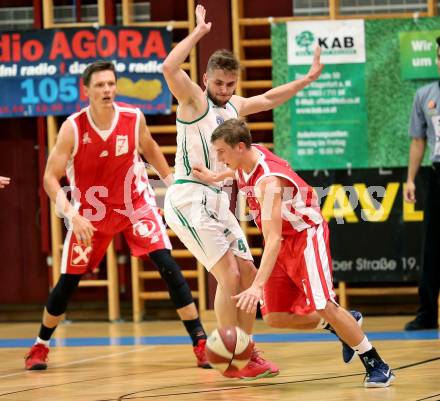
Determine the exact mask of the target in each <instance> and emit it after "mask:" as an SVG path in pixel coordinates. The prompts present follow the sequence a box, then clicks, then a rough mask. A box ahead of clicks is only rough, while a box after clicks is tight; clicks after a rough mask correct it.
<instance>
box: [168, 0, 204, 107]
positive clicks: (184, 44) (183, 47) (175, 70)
mask: <svg viewBox="0 0 440 401" xmlns="http://www.w3.org/2000/svg"><path fill="white" fill-rule="evenodd" d="M205 15H206V10H205V8H204V7H203V6H201V5H198V6H197V7H196V21H197V25H196V27H195V28H194V30H193V31H192V32H191V33H190V34H189V35H188V36H187V37H186V38H185V39H183V40H182V41H181V42H180V43H178V44H177V46H176V47H175V48H174V49H173V50H172V51H171V52H170V54H169V55H168V57H167V58H166V59H165V61H164V63H163V75H164V77H165V79H166V81H167V84H168V87H169V88H170V90H171V92H172V94H173V95H174V97H175V98H176V99H177V101H178V102H179V104H180V105H191V106H193V107H194V108H195V109H196V111H197V112H204V111H205V109H206V99H205V96H204V94H203V91H202V89H201V88H200V87H199V86H198V85H197V84H196V83H194V82H192V81H191V79H190V77H189V76H188V75H187V74H186V72H185V71H183V69H182V68H181V65H182V64H183V63H184V62H185V60H186V58H187V57H188V55H189V53H190V52H191V50H192V49H193V48H194V47H195V46H196V44H197V42H198V41H199V40H200V39H201V38H203V36H205V35H206V34H207V33H208V32H209V31H210V30H211V23H210V22H208V23H206V22H205Z"/></svg>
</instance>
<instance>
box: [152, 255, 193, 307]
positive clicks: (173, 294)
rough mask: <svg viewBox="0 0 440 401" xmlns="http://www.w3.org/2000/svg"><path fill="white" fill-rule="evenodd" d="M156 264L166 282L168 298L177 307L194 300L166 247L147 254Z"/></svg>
mask: <svg viewBox="0 0 440 401" xmlns="http://www.w3.org/2000/svg"><path fill="white" fill-rule="evenodd" d="M149 256H150V258H151V260H152V261H153V262H154V264H155V265H156V266H157V268H158V270H159V273H160V275H161V277H162V279H163V280H164V281H165V282H166V283H167V286H168V291H169V293H170V298H171V300H172V301H173V303H174V306H175V307H176V308H177V309H180V308H183V307H185V306H187V305H189V304H191V303H193V302H194V299H193V297H192V295H191V289H190V288H189V285H188V283H187V282H186V280H185V278H184V277H183V274H182V271H181V269H180V267H179V265H178V264H177V263H176V261H175V260H174V258H173V257H172V256H171V252H170V251H169V250H168V249H160V250H158V251H154V252H151V253H150V254H149Z"/></svg>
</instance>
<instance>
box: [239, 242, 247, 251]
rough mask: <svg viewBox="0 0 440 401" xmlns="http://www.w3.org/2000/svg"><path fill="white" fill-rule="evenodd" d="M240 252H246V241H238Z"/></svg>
mask: <svg viewBox="0 0 440 401" xmlns="http://www.w3.org/2000/svg"><path fill="white" fill-rule="evenodd" d="M238 250H239V251H241V252H246V251H247V249H246V245H245V244H244V241H243V240H242V239H239V240H238Z"/></svg>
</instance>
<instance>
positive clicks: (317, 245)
mask: <svg viewBox="0 0 440 401" xmlns="http://www.w3.org/2000/svg"><path fill="white" fill-rule="evenodd" d="M211 142H212V144H213V145H214V148H215V150H216V153H217V156H218V159H219V161H222V162H223V163H225V164H226V165H227V166H228V167H229V169H230V170H229V172H226V173H223V176H222V177H218V174H217V175H216V174H215V173H213V172H211V171H209V170H207V169H206V168H203V167H200V166H198V167H196V168H195V169H194V173H195V174H197V175H198V178H199V179H202V180H204V181H207V182H211V181H217V180H219V178H223V179H224V178H225V176H230V177H235V178H236V180H237V184H238V188H239V189H240V191H242V192H243V193H244V194H245V195H246V199H247V202H248V205H249V209H250V213H251V215H252V217H253V219H254V221H255V223H256V225H257V226H258V228H259V229H260V231H261V232H262V233H263V236H264V242H265V245H264V250H263V255H262V258H261V263H260V268H259V269H258V273H257V275H256V277H255V279H254V281H253V283H252V285H251V286H250V287H249V288H248V289H247V290H245V291H243V292H241V293H240V294H238V295H236V296H234V297H233V298H234V299H235V300H236V301H237V307H239V308H240V309H241V310H245V311H247V312H248V313H255V310H256V308H257V304H258V302H260V300H262V308H261V311H262V314H263V316H264V319H265V321H266V322H268V323H269V324H272V325H273V326H276V327H284V328H301V325H298V326H296V325H295V324H294V319H293V318H294V317H296V319H297V321H296V323H297V322H298V321H300V320H301V316H304V321H305V322H308V321H309V319H310V318H309V317H308V316H307V315H308V314H313V313H315V311H316V313H317V314H318V315H319V316H320V317H321V318H323V319H324V320H325V321H326V322H328V324H329V325H330V326H329V327H331V330H332V331H334V332H336V334H337V335H338V337H339V338H340V339H341V340H342V341H343V342H344V343H345V344H348V345H349V346H350V347H351V348H352V349H353V350H355V351H357V353H358V354H359V357H360V359H361V361H362V363H363V364H364V366H365V368H366V371H367V373H366V377H365V380H364V386H365V387H387V386H389V385H390V383H391V382H392V381H393V379H394V375H393V373H392V371H391V369H390V368H389V366H388V365H387V364H386V363H385V362H384V361H383V360H382V359H381V358H380V356H379V355H378V353H377V351H376V350H375V348H373V346H372V345H371V343H370V342H369V341H368V339H367V337H366V336H365V334H364V333H363V331H362V329H361V328H360V327H359V325H358V323H357V322H356V320H355V318H354V317H353V316H352V315H351V314H350V313H348V312H347V311H346V310H345V309H343V308H342V307H340V306H339V305H338V304H337V303H336V301H335V293H334V290H333V281H332V270H331V255H330V247H329V231H328V227H327V223H326V221H325V220H324V219H323V217H322V215H321V210H320V208H319V203H318V199H317V196H316V194H315V193H314V191H313V188H312V187H310V186H309V185H308V184H307V183H306V182H304V181H303V180H302V179H301V178H300V177H299V176H298V175H297V174H296V173H295V172H294V171H293V170H292V169H291V167H290V166H289V164H288V163H287V162H286V161H285V160H283V159H281V158H279V157H277V156H276V155H275V154H273V153H272V152H270V151H268V150H267V149H266V148H264V147H263V146H260V145H254V144H252V143H251V142H252V138H251V134H250V132H249V129H248V127H247V126H246V123H244V122H243V121H240V120H238V119H231V120H228V121H226V122H224V123H223V124H222V125H220V126H218V127H217V128H216V129H215V130H214V132H213V134H212V137H211ZM298 315H299V319H298ZM289 322H291V324H289ZM323 328H324V327H323Z"/></svg>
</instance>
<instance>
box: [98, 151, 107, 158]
mask: <svg viewBox="0 0 440 401" xmlns="http://www.w3.org/2000/svg"><path fill="white" fill-rule="evenodd" d="M107 156H108V151H107V150H103V151H102V152H101V154H100V155H99V157H107Z"/></svg>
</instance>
